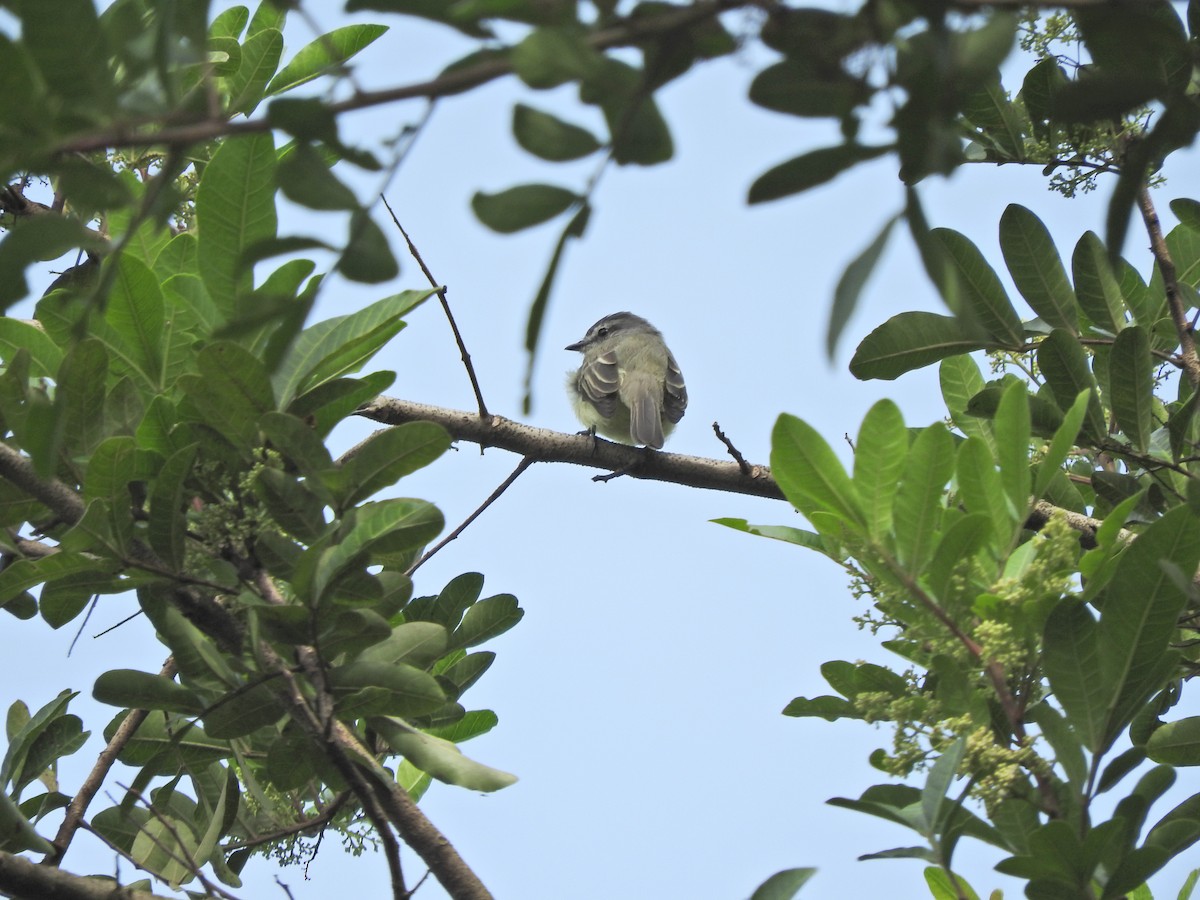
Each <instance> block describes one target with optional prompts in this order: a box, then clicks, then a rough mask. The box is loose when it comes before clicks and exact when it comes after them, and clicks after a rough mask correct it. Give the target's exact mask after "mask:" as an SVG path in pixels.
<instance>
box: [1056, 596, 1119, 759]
mask: <svg viewBox="0 0 1200 900" xmlns="http://www.w3.org/2000/svg"><path fill="white" fill-rule="evenodd" d="M1043 637H1044V640H1045V653H1044V656H1043V665H1044V667H1045V670H1046V677H1047V678H1049V680H1050V687H1051V688H1052V689H1053V691H1054V696H1055V697H1056V698H1057V699H1058V702H1059V703H1061V704H1062V707H1063V710H1064V711H1065V712H1066V714H1067V719H1068V721H1069V722H1070V723H1071V725H1072V727H1073V728H1074V730H1075V731H1077V732H1078V733H1079V734H1080V736H1081V737H1082V738H1083V741H1084V744H1085V745H1086V746H1087V747H1088V749H1090V750H1092V751H1093V752H1096V751H1097V749H1098V748H1099V747H1100V746H1101V745H1102V743H1103V737H1104V733H1105V730H1106V708H1105V707H1106V703H1107V701H1108V698H1109V695H1110V691H1109V690H1108V689H1107V688H1106V687H1105V685H1104V683H1103V681H1102V678H1101V661H1100V643H1099V636H1098V628H1097V625H1096V620H1095V619H1093V618H1092V616H1091V614H1090V613H1089V612H1088V610H1087V606H1086V605H1084V604H1083V603H1080V602H1078V601H1076V600H1066V601H1063V602H1062V603H1060V604H1059V605H1058V606H1057V607H1055V608H1054V610H1053V611H1052V612H1051V613H1050V617H1049V618H1048V619H1047V621H1046V626H1045V631H1044V635H1043Z"/></svg>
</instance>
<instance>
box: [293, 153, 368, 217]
mask: <svg viewBox="0 0 1200 900" xmlns="http://www.w3.org/2000/svg"><path fill="white" fill-rule="evenodd" d="M276 175H277V177H278V179H279V188H280V190H282V191H283V193H284V195H285V196H286V197H287V198H288V199H289V200H291V201H293V202H294V203H299V204H300V205H301V206H307V207H308V208H309V209H317V210H329V209H350V210H354V209H358V198H357V197H355V196H354V192H353V191H352V190H350V188H348V187H346V185H344V184H343V183H342V182H341V181H339V180H338V177H337V176H336V175H334V174H333V172H331V171H330V169H329V166H328V165H326V163H325V160H324V158H323V157H322V156H321V154H320V153H318V152H317V151H316V150H315V149H313V147H312V146H311V145H310V144H302V143H297V144H296V146H295V148H294V149H293V151H292V152H291V153H289V154H288V155H287V157H286V158H285V159H284V160H283V162H281V163H280V164H279V170H278V172H277V173H276Z"/></svg>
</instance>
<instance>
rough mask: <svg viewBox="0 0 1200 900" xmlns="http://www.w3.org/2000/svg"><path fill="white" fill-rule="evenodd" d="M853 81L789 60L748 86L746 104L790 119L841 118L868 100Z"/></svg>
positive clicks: (864, 90)
mask: <svg viewBox="0 0 1200 900" xmlns="http://www.w3.org/2000/svg"><path fill="white" fill-rule="evenodd" d="M870 96H871V94H870V90H869V88H868V87H867V86H866V85H865V84H863V82H861V81H859V80H858V79H857V78H852V77H850V76H848V75H844V74H842V73H841V72H840V71H837V72H819V73H818V72H814V71H813V66H812V64H811V63H808V62H805V61H801V60H799V59H794V58H789V59H784V60H782V61H781V62H777V63H775V64H774V65H771V66H767V68H765V69H763V70H762V71H761V72H759V73H758V74H757V75H755V76H754V80H753V81H752V82H751V83H750V102H751V103H755V104H757V105H759V106H761V107H763V108H765V109H770V110H774V111H775V112H781V113H789V114H791V115H793V116H808V117H823V116H832V117H835V118H839V119H840V118H843V117H845V116H846V115H848V114H849V113H850V111H851V110H853V109H854V107H855V106H857V105H859V104H860V103H863V102H865V101H867V100H869V99H870Z"/></svg>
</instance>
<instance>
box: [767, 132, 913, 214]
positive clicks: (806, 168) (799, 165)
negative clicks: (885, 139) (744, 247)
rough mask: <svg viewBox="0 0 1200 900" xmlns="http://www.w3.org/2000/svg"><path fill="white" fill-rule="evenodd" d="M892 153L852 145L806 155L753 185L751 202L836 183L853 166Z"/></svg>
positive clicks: (782, 165) (776, 167)
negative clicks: (832, 182) (839, 176)
mask: <svg viewBox="0 0 1200 900" xmlns="http://www.w3.org/2000/svg"><path fill="white" fill-rule="evenodd" d="M891 150H892V148H891V147H887V146H881V147H868V146H864V145H863V144H853V143H851V144H839V145H838V146H836V147H825V148H822V149H821V150H813V151H811V152H810V153H805V154H802V155H800V156H797V157H795V158H793V159H789V160H788V161H787V162H784V163H780V164H779V165H777V166H775V167H774V168H771V169H768V170H767V171H766V172H764V173H763V174H761V175H759V176H758V178H756V179H755V180H754V183H753V184H752V185H750V194H749V202H750V203H765V202H767V201H768V200H778V199H779V198H781V197H789V196H791V195H792V194H798V193H800V192H801V191H807V190H808V189H809V188H813V187H816V186H817V185H819V184H825V182H827V181H832V180H833V179H834V178H836V177H837V176H838V175H840V174H841V173H842V172H844V171H846V170H847V169H849V168H851V167H852V166H856V165H858V164H859V163H861V162H866V161H867V160H871V159H875V158H876V157H879V156H882V155H884V154H885V153H889V152H891Z"/></svg>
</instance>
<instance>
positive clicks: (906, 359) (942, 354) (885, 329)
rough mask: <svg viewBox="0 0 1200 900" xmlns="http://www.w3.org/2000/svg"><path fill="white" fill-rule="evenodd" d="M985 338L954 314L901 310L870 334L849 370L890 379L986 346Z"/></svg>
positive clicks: (864, 377)
mask: <svg viewBox="0 0 1200 900" xmlns="http://www.w3.org/2000/svg"><path fill="white" fill-rule="evenodd" d="M988 346H989V344H988V342H987V340H986V339H981V337H980V334H979V333H978V332H976V331H973V330H970V329H968V328H966V327H964V325H963V324H962V322H960V321H959V320H958V319H957V318H955V317H953V316H941V315H938V314H937V313H930V312H902V313H900V314H899V315H895V316H892V318H890V319H888V320H887V321H886V322H884V323H883V324H882V325H880V326H879V327H878V328H876V329H875V330H874V331H872V332H871V333H870V334H868V335H867V336H866V337H865V338H863V341H862V343H861V344H859V345H858V349H856V350H855V351H854V357H853V358H852V359H851V360H850V373H851V374H852V375H853V376H854V377H855V378H858V379H861V380H863V381H866V380H868V379H872V378H880V379H883V380H885V381H891V380H893V379H895V378H899V377H900V376H901V375H903V374H904V373H905V372H911V371H912V370H913V369H920V368H923V367H924V366H927V365H929V364H930V363H935V362H937V361H938V360H940V359H945V358H947V357H950V356H958V355H960V354H964V353H971V352H973V351H975V350H983V349H986V348H987V347H988Z"/></svg>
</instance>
